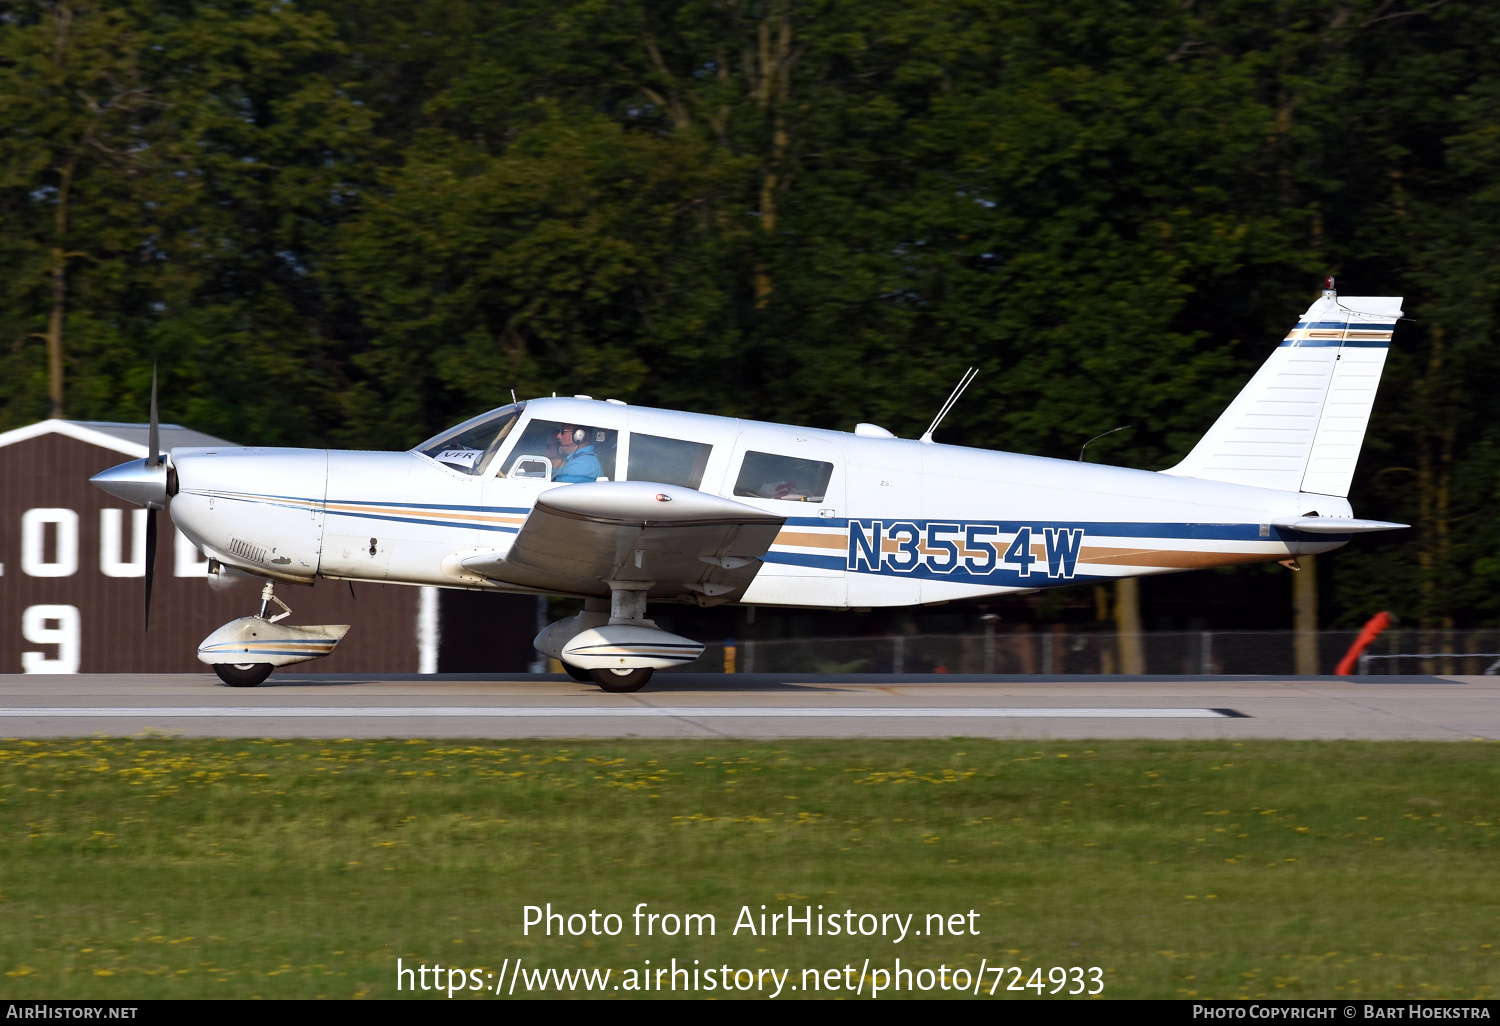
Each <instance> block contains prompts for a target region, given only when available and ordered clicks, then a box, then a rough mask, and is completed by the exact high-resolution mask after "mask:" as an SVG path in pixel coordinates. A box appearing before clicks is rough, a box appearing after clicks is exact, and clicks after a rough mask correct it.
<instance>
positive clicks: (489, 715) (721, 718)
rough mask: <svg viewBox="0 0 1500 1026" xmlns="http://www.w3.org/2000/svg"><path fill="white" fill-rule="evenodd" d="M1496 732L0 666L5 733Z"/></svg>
mask: <svg viewBox="0 0 1500 1026" xmlns="http://www.w3.org/2000/svg"><path fill="white" fill-rule="evenodd" d="M146 732H168V733H172V734H181V735H184V736H194V737H327V738H333V737H339V738H342V737H473V738H523V737H530V738H602V737H700V738H703V737H741V738H761V739H776V738H792V737H993V738H1038V739H1042V738H1047V739H1059V740H1074V739H1077V740H1082V739H1089V738H1158V739H1175V738H1220V739H1227V740H1237V739H1242V738H1305V739H1335V738H1364V739H1371V740H1398V739H1400V740H1443V741H1463V740H1495V739H1500V678H1497V677H1374V676H1372V677H1165V676H1163V677H1122V676H1115V677H1103V676H1029V677H1021V676H993V677H977V676H963V675H957V674H943V675H936V674H933V675H906V676H891V675H886V674H829V675H813V674H807V675H775V674H739V675H725V674H710V673H671V674H660V675H658V676H657V677H656V679H655V680H653V681H652V682H651V683H650V684H649V685H648V686H647V688H646V690H644V691H640V692H637V693H635V694H633V695H610V694H606V693H604V692H602V691H600V690H599V689H598V688H596V687H594V686H592V685H585V684H579V683H577V682H575V681H573V680H571V679H569V678H567V677H563V676H560V675H525V674H519V675H512V676H503V677H501V676H495V677H486V676H476V675H467V674H432V675H426V676H419V675H416V674H409V675H363V676H362V675H353V674H307V673H295V672H284V673H281V674H277V675H274V676H272V677H271V679H270V680H268V681H266V683H264V684H262V685H261V686H260V687H257V688H230V687H226V686H224V685H223V684H221V683H220V682H219V679H218V678H217V677H215V676H214V675H212V674H206V673H205V674H136V675H129V674H79V675H74V676H44V675H29V676H28V675H23V674H6V675H0V737H6V738H18V737H80V736H81V737H87V736H91V735H101V734H103V735H111V736H129V735H138V734H142V733H146Z"/></svg>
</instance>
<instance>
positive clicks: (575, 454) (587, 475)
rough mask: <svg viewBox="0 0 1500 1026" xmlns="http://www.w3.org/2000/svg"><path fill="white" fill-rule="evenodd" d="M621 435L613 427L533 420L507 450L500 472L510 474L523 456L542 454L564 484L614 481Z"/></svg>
mask: <svg viewBox="0 0 1500 1026" xmlns="http://www.w3.org/2000/svg"><path fill="white" fill-rule="evenodd" d="M619 435H620V433H619V432H618V431H616V430H614V429H613V428H602V427H595V426H593V425H590V424H564V423H562V422H561V421H555V420H534V421H532V422H531V423H530V424H527V425H526V427H525V428H524V429H522V431H521V437H520V438H519V439H517V440H516V444H515V445H513V446H511V448H510V452H509V453H507V454H506V457H505V462H504V463H502V464H501V465H500V476H502V477H504V476H506V475H508V474H509V473H510V470H511V467H513V466H515V463H516V460H518V459H520V458H521V457H523V456H540V457H542V458H543V459H545V460H547V462H549V463H551V464H552V480H554V481H561V482H563V483H564V484H580V483H583V482H585V481H613V480H614V479H615V448H616V447H617V446H618V444H619ZM525 476H527V477H530V476H532V475H531V474H526V475H525Z"/></svg>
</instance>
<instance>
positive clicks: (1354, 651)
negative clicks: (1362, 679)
mask: <svg viewBox="0 0 1500 1026" xmlns="http://www.w3.org/2000/svg"><path fill="white" fill-rule="evenodd" d="M1390 625H1391V614H1390V613H1387V612H1386V611H1385V610H1383V609H1382V610H1381V611H1380V612H1378V613H1376V614H1375V615H1374V616H1372V617H1370V619H1369V620H1368V621H1367V622H1366V623H1365V625H1364V627H1363V628H1362V629H1361V630H1360V632H1359V637H1357V638H1355V639H1354V644H1352V645H1350V646H1349V651H1347V652H1345V653H1344V658H1342V659H1340V660H1339V664H1338V666H1336V667H1334V670H1333V672H1334V673H1336V674H1338V675H1339V676H1340V677H1347V676H1349V675H1350V674H1352V673H1353V672H1354V664H1355V663H1357V662H1359V657H1360V654H1361V653H1362V652H1364V650H1365V649H1367V648H1369V647H1370V642H1372V641H1374V640H1375V639H1376V638H1378V637H1380V632H1381V631H1383V630H1385V629H1386V628H1387V627H1389V626H1390Z"/></svg>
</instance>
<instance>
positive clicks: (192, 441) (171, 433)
mask: <svg viewBox="0 0 1500 1026" xmlns="http://www.w3.org/2000/svg"><path fill="white" fill-rule="evenodd" d="M160 429H161V447H162V451H163V452H170V451H171V450H172V449H173V448H175V447H176V446H207V445H224V446H234V445H235V443H234V442H230V441H226V440H225V439H223V438H215V437H214V436H213V435H206V434H204V433H203V432H201V431H194V430H192V429H191V428H185V427H183V426H182V425H181V424H162V425H160ZM150 431H151V426H150V425H149V424H127V423H120V422H118V421H112V420H40V421H37V422H36V423H35V424H27V425H26V426H25V427H20V428H16V429H15V430H14V431H6V432H3V433H0V447H3V446H7V445H14V444H15V443H17V442H24V441H26V440H28V439H31V438H36V437H37V436H39V435H48V434H59V435H67V436H68V437H70V438H76V439H78V440H79V441H80V442H88V443H89V444H91V445H97V446H99V447H101V448H104V449H113V450H114V451H116V452H118V453H123V454H124V455H126V456H130V457H134V458H137V459H139V458H141V457H144V456H146V455H147V451H146V446H147V443H148V441H149V436H150Z"/></svg>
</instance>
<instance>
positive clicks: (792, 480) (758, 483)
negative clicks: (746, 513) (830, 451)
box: [734, 451, 833, 502]
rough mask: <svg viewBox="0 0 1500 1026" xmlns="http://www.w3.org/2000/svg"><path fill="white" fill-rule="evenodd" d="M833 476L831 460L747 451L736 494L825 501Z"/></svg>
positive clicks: (792, 500) (737, 479)
mask: <svg viewBox="0 0 1500 1026" xmlns="http://www.w3.org/2000/svg"><path fill="white" fill-rule="evenodd" d="M832 477H833V464H832V463H823V462H821V461H820V460H799V459H797V458H796V457H795V456H778V455H776V454H775V453H769V452H754V451H750V452H746V453H745V462H744V463H742V464H741V465H740V476H739V477H738V478H736V479H735V482H734V494H736V495H748V496H753V497H755V498H760V499H786V500H788V501H790V502H822V501H823V497H824V496H825V495H827V494H828V481H829V479H830V478H832Z"/></svg>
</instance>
